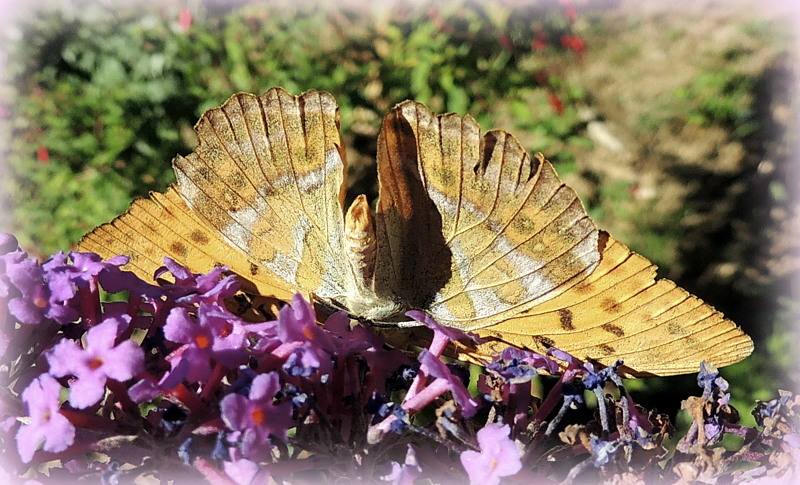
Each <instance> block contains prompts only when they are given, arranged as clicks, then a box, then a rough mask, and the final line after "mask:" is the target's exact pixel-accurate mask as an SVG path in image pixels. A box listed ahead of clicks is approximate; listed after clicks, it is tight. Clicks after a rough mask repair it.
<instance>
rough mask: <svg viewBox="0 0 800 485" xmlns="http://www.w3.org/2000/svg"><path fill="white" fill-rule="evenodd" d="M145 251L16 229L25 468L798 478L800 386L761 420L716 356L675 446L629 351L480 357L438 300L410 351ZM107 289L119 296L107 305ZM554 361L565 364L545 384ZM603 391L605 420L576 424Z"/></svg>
mask: <svg viewBox="0 0 800 485" xmlns="http://www.w3.org/2000/svg"><path fill="white" fill-rule="evenodd" d="M126 263H127V258H125V257H122V256H118V257H115V258H112V259H110V260H108V261H102V260H101V259H100V258H99V257H98V256H97V255H95V254H91V253H77V252H71V253H69V254H63V253H59V254H56V255H54V256H53V257H52V258H50V259H49V260H48V261H47V262H45V263H43V264H40V263H39V262H37V261H36V260H34V259H31V258H29V257H28V256H27V254H26V253H25V252H23V251H22V250H21V249H19V247H17V242H16V240H15V239H14V238H13V236H10V235H5V234H3V235H0V302H2V306H1V307H0V318H2V320H0V324H1V325H2V332H0V355H2V357H0V379H2V380H3V384H4V387H5V389H6V393H5V396H6V398H5V399H4V402H5V403H6V406H5V407H4V409H3V414H2V420H0V424H2V426H0V430H1V431H0V443H2V446H3V449H4V451H5V453H4V455H5V457H6V463H5V464H4V467H5V472H4V473H5V478H7V479H8V480H10V481H11V482H16V481H18V480H19V477H22V476H25V477H27V478H31V479H32V480H31V483H51V482H55V483H65V482H69V483H71V482H73V481H77V480H93V481H98V480H99V481H102V482H103V483H118V482H120V481H126V482H130V481H134V480H139V479H142V480H153V479H157V480H175V479H183V478H188V479H204V480H205V481H207V482H210V483H213V484H253V483H273V482H277V483H296V482H302V483H306V482H310V481H323V482H325V483H327V482H333V481H336V480H341V479H346V480H347V481H348V482H350V483H379V482H385V483H394V484H412V483H415V481H416V480H427V481H430V482H433V483H456V482H463V483H467V482H469V483H472V484H499V483H501V482H503V483H558V482H562V483H578V482H580V483H583V482H587V483H588V482H591V483H687V484H688V483H735V482H738V481H743V480H755V481H756V483H766V482H767V481H769V480H786V479H789V478H791V477H793V476H796V475H793V474H794V473H795V471H794V468H793V463H794V461H795V460H796V459H797V458H800V414H798V413H800V397H797V396H794V395H792V394H789V393H782V394H781V395H780V397H779V398H777V399H775V400H773V401H769V402H764V403H760V404H759V405H758V406H757V407H756V410H755V411H754V416H755V417H756V421H757V422H758V425H759V427H758V428H748V427H744V426H741V425H739V424H737V419H738V414H737V412H736V410H735V409H734V408H733V407H732V406H731V405H730V395H729V394H728V393H727V391H728V384H727V382H726V381H725V380H724V379H723V378H722V377H721V376H720V375H719V373H718V372H717V371H716V369H713V368H712V367H711V366H704V367H703V368H702V369H701V372H700V375H699V377H698V383H699V385H700V387H701V388H702V389H703V391H702V395H701V396H698V397H690V398H688V399H687V400H685V401H684V409H685V410H686V412H687V413H688V415H689V416H690V417H691V418H692V424H691V427H690V429H689V431H688V433H687V434H686V435H685V436H683V437H682V438H681V439H680V440H679V441H678V442H677V445H674V444H673V445H670V444H669V443H670V442H673V443H674V440H673V441H670V440H668V439H667V438H669V437H671V436H672V435H674V428H673V427H672V425H671V424H670V423H669V420H668V419H667V417H666V416H664V415H659V414H657V413H655V412H648V411H647V410H645V409H643V408H642V407H641V406H638V405H637V404H635V403H634V402H633V399H632V397H631V396H630V394H629V393H628V391H627V390H626V388H625V386H624V383H623V381H622V379H620V377H619V375H618V374H617V372H616V369H617V366H611V367H606V368H598V367H597V366H595V365H592V364H591V363H583V362H580V361H578V360H577V359H575V358H573V357H572V356H570V355H568V354H566V353H564V352H561V351H558V350H556V349H551V351H550V352H549V353H548V355H539V354H536V353H532V352H527V351H522V350H518V349H514V348H508V349H506V350H504V351H503V352H502V353H500V354H499V355H497V356H496V357H495V359H494V360H493V361H492V362H490V363H488V365H487V366H486V368H485V369H483V368H479V367H477V366H473V367H472V368H471V369H469V368H466V367H464V366H463V365H460V364H458V363H456V362H453V361H452V360H451V359H449V358H448V357H447V355H449V350H448V349H451V348H452V343H453V342H455V341H460V342H461V344H460V345H470V344H471V342H473V341H475V340H476V339H475V338H474V337H473V336H472V335H470V334H465V333H463V332H460V331H457V330H454V329H452V328H447V327H442V326H440V325H438V324H437V323H436V322H435V321H433V320H432V319H431V318H430V317H429V316H428V315H427V314H425V313H424V312H420V311H413V312H409V313H408V316H409V318H411V319H413V320H416V321H418V322H419V323H420V327H421V328H423V329H427V330H426V331H427V332H428V337H429V339H430V340H429V344H428V345H427V348H423V349H421V350H418V351H414V352H402V351H401V350H399V349H392V348H390V347H389V346H387V345H386V344H385V342H384V339H383V338H382V337H381V336H379V335H378V334H376V333H375V332H374V331H373V330H374V329H371V328H368V327H364V326H361V325H358V324H355V323H353V322H351V320H350V319H349V317H348V316H347V315H346V314H345V313H343V312H339V313H335V314H333V315H329V316H327V318H325V317H321V316H320V315H319V314H318V313H317V312H316V311H315V309H314V308H313V307H312V305H311V304H310V303H309V302H308V301H306V300H305V299H304V298H303V297H301V296H299V295H296V296H295V297H294V298H293V299H292V301H291V302H290V303H289V304H286V305H283V306H282V307H279V305H276V306H275V308H276V310H275V314H274V315H270V314H264V313H263V312H264V310H263V308H265V306H263V305H256V304H255V302H254V300H253V298H254V297H253V296H252V295H247V294H245V293H243V292H242V291H241V288H240V285H239V283H238V281H237V279H236V277H235V276H234V275H231V274H229V273H228V272H227V270H226V268H224V267H219V268H216V269H214V270H212V271H210V272H209V273H207V274H193V273H191V272H190V271H189V270H187V269H186V268H184V267H182V266H180V265H178V264H176V263H175V262H174V261H172V260H169V259H165V264H164V267H163V268H161V269H160V270H159V271H158V272H157V274H156V275H154V277H155V280H156V281H158V284H150V283H146V282H144V281H142V280H140V279H139V278H137V277H136V276H135V275H133V274H132V273H130V272H127V271H124V270H123V269H122V267H123V266H124V264H126ZM101 289H102V290H104V291H105V292H107V293H109V294H117V295H114V297H113V298H110V300H112V301H105V302H104V301H102V300H101V293H102V291H101ZM278 308H279V309H278ZM259 316H260V318H259ZM618 365H619V364H618ZM470 370H471V371H472V374H473V376H472V377H470ZM543 374H544V375H552V376H555V377H552V378H550V382H549V384H550V386H549V390H548V392H547V393H545V394H544V396H543V397H542V398H535V397H533V392H532V389H533V385H534V383H537V382H539V381H540V379H541V378H540V377H539V376H540V375H543ZM591 396H593V397H594V398H593V400H595V401H596V402H597V404H596V407H595V408H594V417H592V418H591V419H589V420H588V422H580V421H576V417H577V415H578V413H577V412H576V409H586V407H587V398H588V397H591ZM584 421H586V420H585V419H584ZM731 434H734V435H737V436H739V437H740V438H741V439H742V441H743V444H742V446H740V447H739V448H738V449H737V450H734V451H726V450H724V449H722V448H721V447H720V446H719V444H720V442H721V440H722V439H723V438H724V437H725V436H727V435H731ZM670 446H671V447H670ZM744 462H747V463H749V464H750V465H751V466H749V467H743V466H741V464H742V463H744ZM0 476H3V474H1V473H0ZM775 483H777V482H775Z"/></svg>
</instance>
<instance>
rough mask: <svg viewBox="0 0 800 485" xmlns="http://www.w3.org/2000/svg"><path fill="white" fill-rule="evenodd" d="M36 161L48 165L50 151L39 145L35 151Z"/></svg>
mask: <svg viewBox="0 0 800 485" xmlns="http://www.w3.org/2000/svg"><path fill="white" fill-rule="evenodd" d="M36 159H37V160H39V162H40V163H50V151H49V150H48V149H47V147H46V146H44V145H39V148H37V149H36Z"/></svg>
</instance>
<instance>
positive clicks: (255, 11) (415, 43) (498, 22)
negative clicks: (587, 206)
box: [7, 0, 585, 254]
mask: <svg viewBox="0 0 800 485" xmlns="http://www.w3.org/2000/svg"><path fill="white" fill-rule="evenodd" d="M209 5H210V4H209ZM84 7H85V8H82V9H81V11H80V12H72V13H70V12H68V11H65V10H57V9H56V10H53V11H47V10H44V11H42V12H40V13H39V14H37V15H35V16H31V18H30V20H29V21H28V23H26V24H25V25H24V26H23V28H24V35H23V37H22V39H21V42H19V44H18V45H16V46H15V48H14V49H13V51H14V53H13V58H12V63H11V68H12V70H13V72H12V74H13V77H14V78H15V79H14V81H15V83H16V87H17V90H18V93H17V96H16V102H15V105H14V106H13V110H14V111H15V113H14V115H15V117H14V120H15V126H14V130H15V132H14V137H13V139H14V142H13V144H12V147H11V154H10V156H9V164H10V170H11V179H10V183H8V182H7V183H8V185H9V187H8V192H9V195H10V199H11V200H12V201H14V205H15V210H14V212H13V215H14V221H13V222H14V224H15V226H16V227H13V228H12V229H13V230H14V232H15V233H16V234H17V235H18V237H19V238H20V240H21V242H22V244H23V245H24V246H26V247H35V248H37V250H38V251H41V252H42V254H47V253H50V252H53V251H56V250H59V249H67V248H68V247H69V246H70V244H71V243H74V242H75V241H77V240H78V239H79V238H80V237H81V235H83V234H84V233H85V232H87V231H88V230H90V229H91V228H92V227H94V226H95V225H97V224H99V223H101V222H105V221H107V220H110V219H111V218H113V217H114V216H116V215H118V214H119V213H120V212H122V211H123V210H124V209H125V207H126V206H127V204H128V203H129V202H130V200H131V199H132V198H133V197H134V196H142V195H146V194H147V192H148V191H150V190H163V188H164V187H165V186H166V185H167V184H168V183H169V182H171V181H172V180H173V175H172V170H171V166H170V164H169V161H170V160H171V159H172V158H173V157H174V156H175V155H176V154H178V153H181V154H185V153H187V152H189V151H191V149H192V148H193V145H194V142H195V139H194V136H193V132H192V131H191V129H190V128H191V126H192V125H193V124H194V122H195V121H196V120H197V119H198V118H199V116H200V115H201V114H202V112H203V111H205V110H206V109H208V108H211V107H213V106H217V105H219V104H221V103H223V102H224V101H225V100H226V99H227V98H228V97H229V96H230V95H231V94H233V93H235V92H238V91H246V92H253V93H259V94H260V93H262V92H264V91H266V90H267V89H269V88H270V87H272V86H283V87H284V88H286V89H287V90H289V91H290V92H293V93H295V94H300V93H301V92H303V91H306V90H308V89H314V88H315V89H322V90H327V91H330V92H331V93H332V94H333V95H334V96H335V97H336V99H337V100H338V102H339V104H340V110H341V120H342V131H343V133H344V135H345V137H346V139H345V140H346V142H348V141H352V138H348V137H351V134H350V129H351V126H353V124H356V123H360V125H361V126H362V128H361V131H362V132H366V133H370V134H372V131H374V132H375V133H376V132H377V128H378V126H379V123H380V120H381V118H382V116H383V113H384V112H385V111H386V110H387V109H389V108H390V107H391V106H393V105H394V104H395V103H397V102H400V101H402V100H404V99H415V100H417V101H420V102H423V103H426V104H428V105H429V106H430V107H431V108H432V109H433V110H434V111H439V112H443V111H455V112H458V113H461V114H464V113H467V112H469V113H470V114H471V115H472V116H474V117H475V118H476V119H477V120H478V121H479V122H480V123H481V124H482V125H483V126H484V128H486V129H488V128H492V127H496V126H497V125H496V122H495V121H496V120H495V118H494V117H493V115H494V113H495V112H496V108H497V107H498V105H499V104H505V103H511V106H512V108H513V113H514V118H515V120H517V123H518V124H519V125H520V126H523V127H535V128H534V129H535V131H536V133H535V134H536V136H535V137H534V139H533V140H532V143H530V144H531V145H533V146H527V147H526V148H528V149H531V150H542V151H544V152H546V153H548V154H549V155H550V156H551V157H553V158H555V159H558V158H559V156H560V155H561V156H562V157H563V158H565V159H567V158H568V153H569V150H565V149H564V148H565V146H566V144H565V143H564V142H563V141H562V140H565V139H569V138H570V137H572V139H573V140H574V139H576V138H577V137H578V130H579V128H580V120H579V119H578V117H577V114H576V110H575V108H574V106H573V105H574V103H575V102H576V101H580V98H581V93H580V91H576V90H573V91H570V89H569V86H561V85H559V84H558V83H559V80H558V70H557V69H554V68H553V66H556V65H557V64H558V62H564V60H565V59H567V60H568V59H570V58H575V57H576V56H577V54H576V53H574V52H572V51H570V50H569V49H566V48H564V47H563V46H562V45H561V43H560V42H559V39H560V38H561V37H562V36H564V35H567V34H569V33H570V32H569V29H570V25H571V22H570V21H569V20H568V19H567V18H566V17H565V15H564V12H563V9H562V8H561V7H559V6H558V4H557V3H556V2H555V1H547V2H534V3H532V4H531V5H529V6H527V7H524V8H520V7H517V8H516V9H515V8H512V7H510V6H505V5H502V4H494V3H485V4H484V3H480V2H477V3H470V4H467V2H464V1H460V0H455V1H448V2H441V3H436V4H427V3H425V4H418V5H416V6H415V5H412V6H402V7H401V6H399V4H397V5H394V6H392V5H389V4H386V5H383V6H382V7H381V6H375V7H372V8H368V7H366V6H362V7H360V8H359V9H353V10H348V9H346V8H333V7H329V8H323V7H319V6H317V5H314V4H312V3H311V2H285V1H284V2H270V3H269V4H261V3H255V4H251V5H247V6H244V7H242V8H235V9H232V10H230V11H227V12H219V11H216V12H209V10H208V9H206V8H205V7H203V6H202V5H199V6H197V8H195V9H194V10H192V11H191V14H192V22H191V25H190V26H188V28H186V27H182V26H181V25H180V24H179V23H178V18H179V12H178V8H179V6H178V5H173V6H168V7H158V8H157V6H156V5H155V4H153V5H151V6H150V7H141V8H132V7H125V6H122V5H120V6H118V7H116V8H115V9H114V10H108V9H107V8H104V7H102V6H100V5H92V4H89V5H85V6H84ZM208 8H209V9H210V8H211V7H210V6H209V7H208ZM534 38H538V39H540V41H541V42H542V43H541V45H539V46H538V48H537V49H534V48H533V47H532V42H531V39H534ZM559 59H560V61H558V60H559ZM554 86H555V87H554ZM548 92H550V93H551V96H548V95H547V93H548ZM553 97H560V98H563V100H560V101H559V102H561V103H563V104H564V105H565V106H566V107H565V108H563V112H562V113H561V114H559V113H558V112H557V111H558V110H557V107H556V106H555V105H554V104H553V103H554V102H555V101H554V100H553V99H552V98H553ZM531 100H533V104H531ZM365 124H366V126H367V128H363V126H364V125H365ZM502 127H503V128H507V129H513V126H502ZM372 136H373V137H374V134H372ZM584 143H585V140H584ZM365 155H368V156H372V154H370V153H367V154H365Z"/></svg>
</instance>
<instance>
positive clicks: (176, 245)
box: [169, 241, 188, 258]
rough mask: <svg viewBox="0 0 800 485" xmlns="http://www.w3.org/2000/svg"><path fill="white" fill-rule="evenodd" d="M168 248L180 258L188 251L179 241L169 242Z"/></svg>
mask: <svg viewBox="0 0 800 485" xmlns="http://www.w3.org/2000/svg"><path fill="white" fill-rule="evenodd" d="M169 250H170V252H171V253H172V254H175V255H177V256H179V257H181V258H185V257H186V253H187V252H188V249H186V245H185V244H183V243H182V242H180V241H173V242H171V243H170V245H169Z"/></svg>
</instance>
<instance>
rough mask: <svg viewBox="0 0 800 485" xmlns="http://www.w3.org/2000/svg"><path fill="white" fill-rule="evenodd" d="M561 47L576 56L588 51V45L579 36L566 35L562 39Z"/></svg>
mask: <svg viewBox="0 0 800 485" xmlns="http://www.w3.org/2000/svg"><path fill="white" fill-rule="evenodd" d="M561 45H563V46H564V47H566V48H567V49H569V50H571V51H573V52H575V53H576V54H582V53H583V51H584V50H586V43H585V42H584V41H583V39H582V38H580V37H579V36H577V35H565V36H563V37H561Z"/></svg>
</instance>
